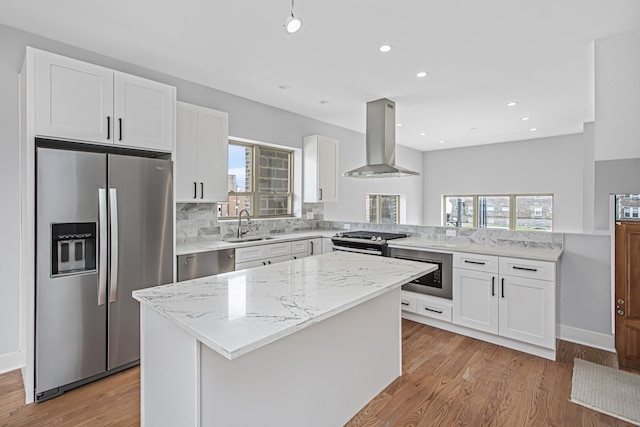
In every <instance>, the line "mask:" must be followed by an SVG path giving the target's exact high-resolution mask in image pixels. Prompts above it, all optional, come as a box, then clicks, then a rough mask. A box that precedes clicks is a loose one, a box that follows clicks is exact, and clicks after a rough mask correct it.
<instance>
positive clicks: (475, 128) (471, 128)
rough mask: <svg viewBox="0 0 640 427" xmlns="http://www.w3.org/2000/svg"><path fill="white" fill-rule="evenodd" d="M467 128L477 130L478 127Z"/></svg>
mask: <svg viewBox="0 0 640 427" xmlns="http://www.w3.org/2000/svg"><path fill="white" fill-rule="evenodd" d="M469 129H471V130H478V128H469Z"/></svg>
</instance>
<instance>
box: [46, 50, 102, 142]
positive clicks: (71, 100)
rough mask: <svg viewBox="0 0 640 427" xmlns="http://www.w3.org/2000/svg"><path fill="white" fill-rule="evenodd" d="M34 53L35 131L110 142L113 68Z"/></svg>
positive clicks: (47, 53)
mask: <svg viewBox="0 0 640 427" xmlns="http://www.w3.org/2000/svg"><path fill="white" fill-rule="evenodd" d="M34 56H35V132H36V135H38V136H51V137H57V138H64V139H72V140H80V141H89V142H99V143H111V142H113V136H114V135H113V132H112V128H113V71H111V70H109V69H107V68H103V67H99V66H97V65H93V64H87V63H86V62H82V61H76V60H75V59H71V58H65V57H64V56H60V55H55V54H52V53H49V52H42V51H34Z"/></svg>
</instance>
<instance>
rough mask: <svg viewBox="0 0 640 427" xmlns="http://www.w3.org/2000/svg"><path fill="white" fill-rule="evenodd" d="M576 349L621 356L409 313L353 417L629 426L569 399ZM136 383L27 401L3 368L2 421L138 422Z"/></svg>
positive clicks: (126, 378) (378, 422) (125, 380)
mask: <svg viewBox="0 0 640 427" xmlns="http://www.w3.org/2000/svg"><path fill="white" fill-rule="evenodd" d="M574 357H578V358H581V359H585V360H589V361H591V362H595V363H599V364H602V365H606V366H616V363H617V362H616V359H615V355H614V354H612V353H608V352H605V351H602V350H596V349H592V348H589V347H584V346H581V345H577V344H572V343H568V342H564V341H560V342H559V343H558V361H557V362H551V361H548V360H545V359H541V358H539V357H535V356H530V355H527V354H524V353H521V352H517V351H514V350H509V349H506V348H503V347H499V346H496V345H492V344H488V343H484V342H482V341H478V340H474V339H472V338H467V337H463V336H461V335H456V334H453V333H450V332H446V331H442V330H439V329H435V328H431V327H429V326H425V325H421V324H418V323H414V322H411V321H408V320H403V367H404V369H403V370H404V374H403V376H402V377H401V378H398V379H397V380H396V381H394V382H393V383H392V384H390V385H389V386H388V387H387V388H386V389H385V390H383V391H382V392H381V393H380V394H379V395H378V396H377V397H376V398H374V399H373V400H372V401H371V402H370V403H369V404H368V405H367V406H365V407H364V408H363V409H362V410H361V411H360V412H359V413H358V414H357V415H356V416H354V417H353V419H351V421H349V423H348V424H347V426H348V427H359V426H363V427H364V426H367V427H370V426H385V427H387V426H407V427H408V426H452V425H460V426H629V425H630V424H627V423H625V422H622V421H619V420H617V419H615V418H612V417H609V416H606V415H602V414H600V413H598V412H595V411H592V410H590V409H587V408H584V407H582V406H579V405H575V404H573V403H571V402H569V397H570V395H571V374H572V370H573V358H574ZM139 388H140V371H139V369H138V368H132V369H129V370H127V371H124V372H121V373H119V374H116V375H114V376H111V377H108V378H105V379H102V380H100V381H97V382H94V383H92V384H88V385H86V386H84V387H82V388H80V389H76V390H72V391H70V392H67V393H65V394H64V395H62V396H60V397H57V398H55V399H52V400H49V401H47V402H44V403H40V404H33V405H29V406H25V405H24V403H23V402H24V393H23V390H22V379H21V376H20V373H19V371H15V372H10V373H7V374H4V375H1V376H0V426H134V425H138V424H139V423H140V409H139V407H140V393H139ZM301 427H304V426H301ZM327 427H332V426H327Z"/></svg>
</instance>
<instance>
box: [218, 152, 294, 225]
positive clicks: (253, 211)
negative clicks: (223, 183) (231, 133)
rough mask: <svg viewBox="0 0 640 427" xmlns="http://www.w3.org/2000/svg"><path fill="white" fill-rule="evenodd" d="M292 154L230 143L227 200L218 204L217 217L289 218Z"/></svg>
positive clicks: (290, 210) (291, 208)
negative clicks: (241, 212) (243, 211)
mask: <svg viewBox="0 0 640 427" xmlns="http://www.w3.org/2000/svg"><path fill="white" fill-rule="evenodd" d="M292 166H293V165H292V151H288V150H282V149H278V148H272V147H267V146H262V145H257V144H246V143H240V142H236V141H229V173H228V181H227V182H228V188H227V189H228V191H229V200H228V202H226V203H219V204H218V216H219V217H221V218H234V217H237V216H238V215H239V213H240V211H242V210H243V209H247V210H248V211H249V213H250V215H251V216H252V217H275V216H290V215H291V214H292V210H293V207H292V188H293V182H292V181H293V178H292V177H293V174H292Z"/></svg>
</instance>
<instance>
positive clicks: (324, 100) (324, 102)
mask: <svg viewBox="0 0 640 427" xmlns="http://www.w3.org/2000/svg"><path fill="white" fill-rule="evenodd" d="M318 102H319V103H320V104H328V103H329V100H328V99H321V100H320V101H318Z"/></svg>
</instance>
